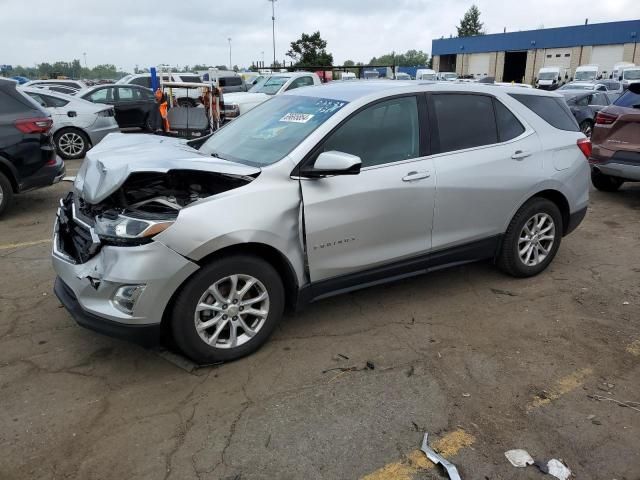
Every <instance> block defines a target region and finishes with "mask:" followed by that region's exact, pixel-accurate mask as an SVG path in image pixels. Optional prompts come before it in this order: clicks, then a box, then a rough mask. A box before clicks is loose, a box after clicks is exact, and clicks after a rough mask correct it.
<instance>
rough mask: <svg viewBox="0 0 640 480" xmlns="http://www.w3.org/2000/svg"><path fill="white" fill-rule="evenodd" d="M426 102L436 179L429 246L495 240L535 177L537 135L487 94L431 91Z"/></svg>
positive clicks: (488, 243)
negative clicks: (430, 242)
mask: <svg viewBox="0 0 640 480" xmlns="http://www.w3.org/2000/svg"><path fill="white" fill-rule="evenodd" d="M429 105H430V110H429V119H430V130H431V131H432V132H434V135H433V136H432V138H433V141H432V148H433V150H434V152H435V153H436V155H434V156H433V159H434V167H435V170H436V175H437V182H438V191H437V196H436V202H435V210H434V219H433V235H432V246H433V250H434V251H437V250H444V249H447V248H450V247H457V246H461V245H468V246H470V247H473V246H474V245H477V246H479V247H482V246H488V248H490V247H491V245H492V242H494V241H495V243H496V245H497V241H498V238H497V236H498V235H500V234H502V233H504V226H505V223H506V222H508V219H509V218H510V216H511V215H512V213H513V209H514V206H515V205H517V204H518V202H520V201H521V199H522V197H523V195H524V194H525V193H526V192H527V191H528V190H529V189H530V188H531V185H532V184H533V183H534V182H535V180H534V178H535V177H541V174H542V160H543V159H542V155H541V153H540V150H541V146H540V142H539V140H538V137H537V135H536V134H535V132H534V131H533V130H532V129H531V128H530V127H528V128H527V127H526V126H525V123H524V122H523V121H521V120H520V119H518V118H517V116H516V115H515V114H514V113H513V112H511V111H510V110H509V109H508V108H507V107H506V105H505V104H504V103H502V102H501V101H500V100H498V99H497V98H494V97H492V96H490V95H483V94H475V93H474V94H469V93H443V94H439V93H437V94H432V95H430V96H429Z"/></svg>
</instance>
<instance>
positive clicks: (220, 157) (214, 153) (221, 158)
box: [211, 152, 227, 160]
mask: <svg viewBox="0 0 640 480" xmlns="http://www.w3.org/2000/svg"><path fill="white" fill-rule="evenodd" d="M211 156H212V157H215V158H219V159H220V160H227V159H226V158H224V157H222V156H220V154H219V153H218V152H211Z"/></svg>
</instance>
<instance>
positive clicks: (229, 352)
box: [171, 255, 284, 364]
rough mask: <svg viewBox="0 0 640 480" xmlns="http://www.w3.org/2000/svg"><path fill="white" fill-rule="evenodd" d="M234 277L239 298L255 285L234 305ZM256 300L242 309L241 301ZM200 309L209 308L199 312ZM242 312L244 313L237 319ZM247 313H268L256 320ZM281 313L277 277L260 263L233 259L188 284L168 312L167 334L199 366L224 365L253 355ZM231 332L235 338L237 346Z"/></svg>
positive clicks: (246, 257)
mask: <svg viewBox="0 0 640 480" xmlns="http://www.w3.org/2000/svg"><path fill="white" fill-rule="evenodd" d="M233 277H236V278H237V280H236V289H235V291H236V292H237V293H242V289H243V288H245V287H246V286H247V280H250V279H251V280H254V281H255V283H254V284H253V285H252V286H251V287H250V288H249V290H247V291H246V293H245V294H244V295H243V296H238V297H236V298H235V299H233V296H231V295H230V290H231V287H232V282H233ZM264 293H266V298H263V295H262V294H264ZM260 298H262V299H261V300H260V301H255V302H253V303H251V304H246V305H245V306H243V305H242V301H247V300H249V299H252V300H253V299H260ZM234 302H237V303H235V304H234ZM202 305H210V306H211V308H207V307H205V308H204V309H203V308H202ZM196 307H198V310H200V311H197V308H196ZM243 309H244V312H245V313H241V311H242V310H243ZM249 310H251V311H252V312H266V313H264V314H262V315H254V314H253V313H248V311H249ZM283 311H284V287H283V284H282V279H281V278H280V276H279V275H278V272H277V271H276V270H275V269H274V268H273V267H272V266H271V264H269V263H267V262H265V261H264V260H262V259H261V258H258V257H254V256H249V255H234V256H230V257H226V258H222V259H219V260H216V261H214V262H212V263H210V264H208V265H206V266H204V267H203V268H202V269H201V270H200V271H198V272H197V273H196V274H195V275H194V276H193V277H191V278H190V279H189V280H188V281H187V283H186V284H185V285H184V287H183V288H182V290H181V291H180V292H179V294H178V296H177V298H176V301H175V303H174V306H173V309H172V312H171V332H172V334H173V339H174V340H175V342H176V344H177V345H178V347H179V348H180V350H181V351H182V352H183V353H184V354H185V355H186V356H188V357H189V358H191V359H192V360H194V361H196V362H198V363H201V364H202V363H216V362H227V361H230V360H235V359H237V358H240V357H243V356H245V355H248V354H250V353H252V352H254V351H255V350H257V349H258V348H259V347H260V346H261V345H262V344H263V343H264V342H265V341H266V340H267V339H268V338H269V336H270V335H271V333H272V332H273V329H274V328H275V327H276V325H277V324H278V322H279V321H280V319H281V318H282V313H283ZM225 312H226V313H225ZM196 324H197V325H199V326H200V332H199V331H198V330H197V328H196ZM244 327H248V330H247V329H245V328H244ZM232 330H233V331H235V332H236V338H237V340H236V345H235V346H232V345H233V340H232ZM216 332H217V333H219V335H218V336H216ZM248 332H252V334H249V333H248ZM207 341H209V342H211V343H213V346H212V345H211V344H210V343H207Z"/></svg>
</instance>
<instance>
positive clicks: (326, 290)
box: [296, 235, 502, 309]
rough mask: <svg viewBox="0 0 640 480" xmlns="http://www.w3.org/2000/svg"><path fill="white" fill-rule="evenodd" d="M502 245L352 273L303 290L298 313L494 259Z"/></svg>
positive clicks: (498, 238)
mask: <svg viewBox="0 0 640 480" xmlns="http://www.w3.org/2000/svg"><path fill="white" fill-rule="evenodd" d="M501 242H502V235H495V236H493V237H489V238H485V239H482V240H477V241H474V242H471V243H467V244H465V245H458V246H456V247H451V248H446V249H443V250H439V251H436V252H429V253H427V254H424V255H419V256H417V257H412V258H408V259H404V260H401V261H399V262H394V263H391V264H388V265H383V266H380V267H376V268H372V269H369V270H365V271H362V272H356V273H351V274H348V275H343V276H340V277H336V278H330V279H328V280H322V281H320V282H316V283H312V284H310V285H306V286H304V287H302V288H301V289H300V291H299V294H298V301H297V305H296V309H301V308H303V307H304V306H305V305H306V304H308V303H311V302H315V301H316V300H321V299H323V298H328V297H333V296H335V295H340V294H343V293H347V292H352V291H354V290H360V289H362V288H367V287H372V286H375V285H381V284H384V283H389V282H394V281H397V280H402V279H405V278H409V277H415V276H417V275H422V274H425V273H429V272H434V271H437V270H442V269H444V268H449V267H455V266H458V265H464V264H465V263H471V262H477V261H479V260H487V259H494V258H495V257H496V255H497V254H498V249H499V248H500V244H501Z"/></svg>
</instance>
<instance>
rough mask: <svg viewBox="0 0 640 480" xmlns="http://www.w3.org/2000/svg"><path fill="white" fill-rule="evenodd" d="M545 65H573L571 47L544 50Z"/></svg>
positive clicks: (568, 66) (564, 66) (565, 66)
mask: <svg viewBox="0 0 640 480" xmlns="http://www.w3.org/2000/svg"><path fill="white" fill-rule="evenodd" d="M544 66H545V67H560V68H570V67H571V49H570V48H547V49H546V50H545V51H544Z"/></svg>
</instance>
